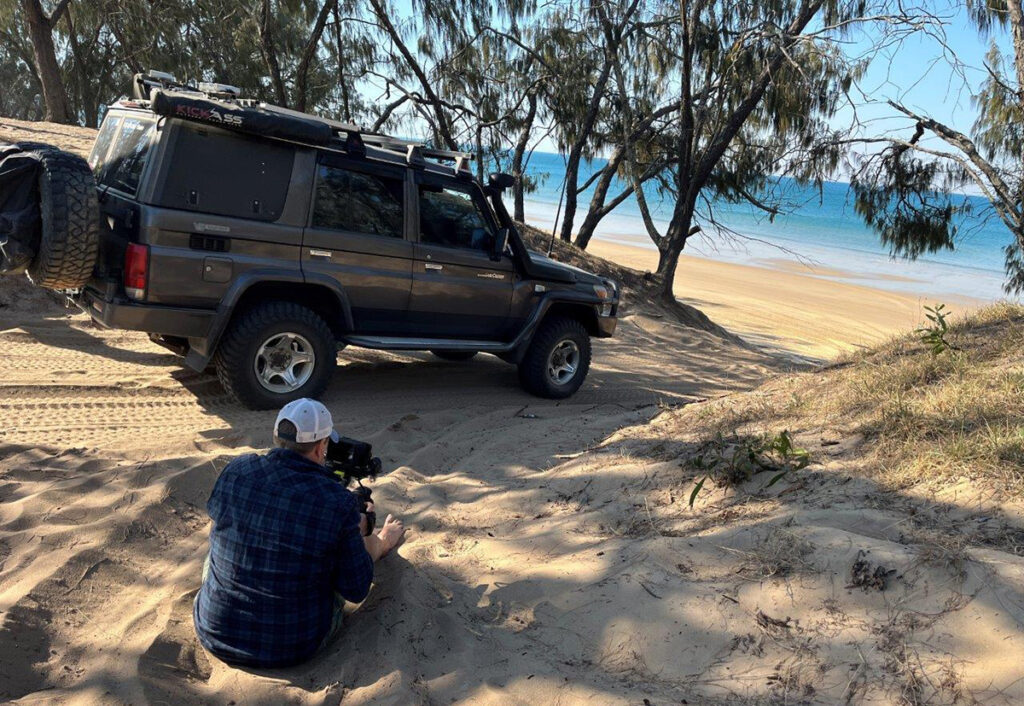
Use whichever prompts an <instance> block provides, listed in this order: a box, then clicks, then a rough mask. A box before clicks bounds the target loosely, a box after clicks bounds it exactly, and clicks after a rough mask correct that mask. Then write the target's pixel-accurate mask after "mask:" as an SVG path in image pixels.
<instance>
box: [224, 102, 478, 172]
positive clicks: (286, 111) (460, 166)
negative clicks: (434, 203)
mask: <svg viewBox="0 0 1024 706" xmlns="http://www.w3.org/2000/svg"><path fill="white" fill-rule="evenodd" d="M236 102H237V103H238V104H239V105H241V106H244V107H251V108H257V109H259V110H265V111H268V112H270V113H276V114H278V115H287V116H291V117H293V118H300V119H302V120H315V121H317V122H321V123H323V124H325V125H327V126H329V127H330V128H331V130H333V131H334V132H335V133H341V134H339V137H344V139H345V143H346V145H352V147H353V148H354V149H355V150H356V151H360V152H362V154H365V148H364V149H362V150H360V149H359V148H358V147H357V146H356V145H357V144H358V143H361V144H363V145H372V146H374V147H379V148H380V149H384V150H388V151H389V152H401V153H404V154H405V160H406V162H407V163H408V164H409V165H411V166H414V167H417V166H418V167H421V166H423V165H424V164H425V163H426V162H425V161H424V160H426V159H435V160H439V161H443V162H454V170H455V174H456V175H462V174H466V175H469V174H472V170H471V169H470V164H471V163H472V161H473V154H472V153H471V152H459V151H455V150H442V149H434V148H433V147H427V146H426V145H425V144H423V143H422V142H416V141H413V140H403V139H401V138H398V137H392V136H390V135H380V134H377V133H373V132H366V131H364V130H363V129H362V128H361V127H359V126H358V125H356V124H354V123H345V122H341V121H340V120H332V119H331V118H323V117H320V116H319V115H313V114H311V113H303V112H300V111H298V110H292V109H291V108H282V107H281V106H279V105H273V104H272V103H263V102H262V101H257V100H254V99H241V100H237V101H236ZM356 136H358V139H356Z"/></svg>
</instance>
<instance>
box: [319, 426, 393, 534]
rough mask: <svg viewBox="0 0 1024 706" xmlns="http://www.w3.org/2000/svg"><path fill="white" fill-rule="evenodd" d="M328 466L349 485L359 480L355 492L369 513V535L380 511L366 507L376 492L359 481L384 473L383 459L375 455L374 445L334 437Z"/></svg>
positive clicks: (363, 508)
mask: <svg viewBox="0 0 1024 706" xmlns="http://www.w3.org/2000/svg"><path fill="white" fill-rule="evenodd" d="M326 465H327V467H328V468H329V469H330V470H331V473H332V474H333V475H334V477H335V479H337V481H338V482H339V483H341V484H342V485H344V486H345V487H346V488H347V487H348V484H349V483H351V482H352V481H353V480H354V481H355V482H356V488H355V489H354V490H353V491H352V493H353V494H354V495H355V496H356V498H357V499H358V500H359V512H361V513H362V514H364V515H366V525H367V531H366V534H367V535H369V534H370V533H371V532H373V528H374V527H375V526H376V524H377V513H375V512H373V511H372V510H369V511H368V510H367V506H368V505H369V504H370V503H372V502H373V495H372V491H371V490H370V489H369V488H367V487H366V486H364V485H363V484H362V483H361V482H360V481H362V480H363V479H364V478H374V477H376V476H378V475H380V473H381V468H382V466H381V462H380V459H379V458H377V457H376V456H374V455H373V446H371V445H370V444H368V443H366V442H365V441H357V440H355V439H349V438H348V437H344V436H343V437H340V438H339V439H338V440H337V441H334V440H331V442H330V443H328V445H327V460H326Z"/></svg>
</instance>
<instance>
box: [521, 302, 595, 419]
mask: <svg viewBox="0 0 1024 706" xmlns="http://www.w3.org/2000/svg"><path fill="white" fill-rule="evenodd" d="M589 370H590V334H589V333H587V329H586V328H585V327H584V326H583V324H581V323H580V322H579V321H577V320H576V319H569V318H562V317H557V318H554V319H548V320H546V321H545V322H544V323H542V324H541V325H540V328H539V329H538V330H537V333H536V334H534V336H533V340H532V341H531V342H530V347H529V348H528V349H527V351H526V355H525V356H524V357H523V360H522V362H520V363H519V382H520V383H521V384H522V386H523V388H524V389H525V390H526V391H527V392H529V393H530V394H533V395H537V396H538V397H548V398H551V399H563V398H565V397H570V396H571V395H573V394H574V393H575V392H576V391H577V390H578V389H580V385H582V384H583V381H584V380H585V379H586V377H587V372H588V371H589Z"/></svg>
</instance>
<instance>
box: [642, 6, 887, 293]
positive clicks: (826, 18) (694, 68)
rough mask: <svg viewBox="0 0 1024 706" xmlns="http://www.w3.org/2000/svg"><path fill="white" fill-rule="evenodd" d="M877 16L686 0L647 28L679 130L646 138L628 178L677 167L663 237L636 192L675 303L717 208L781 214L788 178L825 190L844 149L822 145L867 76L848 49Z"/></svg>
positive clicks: (667, 189) (669, 184) (664, 182)
mask: <svg viewBox="0 0 1024 706" xmlns="http://www.w3.org/2000/svg"><path fill="white" fill-rule="evenodd" d="M871 17H872V16H871V15H870V14H869V13H868V7H867V3H866V2H864V1H863V0H763V1H761V2H756V3H751V2H746V1H744V0H724V1H720V2H710V1H707V0H679V2H678V4H676V3H671V4H669V3H666V4H664V5H659V7H658V8H655V12H654V14H653V16H652V17H650V18H648V19H647V20H646V28H645V32H646V33H647V34H648V35H650V41H649V46H650V55H649V60H650V61H651V62H652V63H654V64H660V65H666V66H671V67H674V72H675V73H674V76H675V77H676V78H675V79H674V80H672V81H669V82H667V83H666V86H665V91H666V93H667V94H668V93H674V97H675V100H676V101H677V103H676V107H677V109H676V111H675V113H674V116H673V120H672V122H671V124H670V125H667V126H664V125H663V126H661V127H659V129H657V130H654V131H650V132H648V133H647V134H646V135H645V136H638V137H641V138H642V139H638V140H637V144H636V146H635V148H634V149H635V150H636V155H635V157H634V158H633V159H631V161H630V164H629V165H628V167H629V169H628V172H629V179H630V181H631V182H632V183H633V184H639V180H641V179H643V178H645V177H646V176H647V175H648V173H649V172H650V170H651V169H652V168H654V169H657V164H656V161H657V160H659V159H664V158H666V157H667V158H668V161H669V163H670V166H669V167H668V168H666V169H664V170H663V171H660V172H658V173H657V175H656V178H657V180H658V183H659V187H660V189H661V191H662V192H663V193H664V194H666V195H668V196H669V197H670V198H671V200H672V203H673V206H672V212H671V216H670V218H669V222H668V226H667V228H666V229H665V230H664V232H660V231H659V230H658V228H657V227H656V226H655V224H654V222H653V219H651V217H650V213H649V211H648V210H647V204H646V197H645V195H644V194H643V192H642V189H636V195H637V197H638V204H639V205H640V207H641V211H642V213H643V215H644V222H645V226H646V228H647V230H648V232H649V234H650V235H651V237H652V239H653V240H654V242H655V244H656V245H657V246H658V251H659V263H658V269H657V278H658V280H659V282H660V286H661V293H662V297H663V298H664V299H665V300H666V301H674V296H673V281H674V279H675V273H676V266H677V263H678V260H679V255H680V253H681V252H682V250H683V248H684V247H685V246H686V243H687V240H688V239H689V238H690V237H692V236H693V235H694V234H695V233H697V232H699V231H700V230H701V229H702V228H706V227H707V226H709V225H714V224H715V222H716V221H715V216H714V212H715V207H716V205H717V204H720V203H722V202H736V203H739V202H746V203H749V204H751V205H753V206H754V207H755V208H757V209H760V210H761V211H762V212H764V213H765V214H766V216H768V217H774V215H775V214H777V213H778V212H779V208H780V203H781V201H782V198H783V197H782V195H781V193H780V191H779V183H780V182H779V180H778V178H777V177H778V176H783V175H784V176H790V177H792V178H793V179H795V180H796V181H797V182H798V183H802V184H807V183H816V184H818V185H820V184H821V183H822V181H823V180H824V179H825V178H827V177H828V176H829V175H830V174H831V173H832V172H833V171H834V170H835V168H836V166H837V164H838V161H839V157H840V149H839V148H838V147H837V146H835V145H831V146H822V145H821V144H820V143H819V137H820V136H822V135H825V134H828V133H829V126H828V120H829V119H830V118H831V117H832V116H833V115H834V114H835V112H836V110H837V109H838V107H839V106H840V105H841V104H842V102H843V101H844V96H845V91H846V90H847V89H848V87H849V85H850V83H851V81H852V80H853V79H854V78H856V76H857V75H858V74H859V72H860V71H861V69H862V65H861V63H860V62H856V61H853V60H851V59H849V58H848V57H846V56H845V55H844V53H843V51H842V50H841V48H840V46H839V44H838V40H839V39H840V38H841V37H842V35H843V34H844V33H845V32H847V31H849V28H850V27H852V26H853V25H854V24H855V23H858V22H864V21H868V20H869V19H870V18H871ZM666 98H667V96H666ZM664 102H665V103H669V102H670V101H667V100H666V101H664Z"/></svg>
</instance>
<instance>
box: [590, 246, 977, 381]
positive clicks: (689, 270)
mask: <svg viewBox="0 0 1024 706" xmlns="http://www.w3.org/2000/svg"><path fill="white" fill-rule="evenodd" d="M588 252H590V253H592V254H593V255H596V256H598V257H603V258H605V259H608V260H611V261H613V262H616V263H618V264H621V265H624V266H626V267H630V268H633V269H636V270H639V271H641V272H645V271H653V270H654V269H656V267H657V253H656V251H654V250H653V249H648V248H643V247H640V246H636V245H625V244H622V243H617V242H610V241H608V240H603V239H601V238H598V237H595V238H594V240H592V241H591V243H590V246H589V248H588ZM783 262H786V261H783ZM766 264H769V265H771V264H773V263H766ZM791 265H792V263H788V262H786V266H785V267H776V266H764V265H761V264H737V263H732V262H719V261H716V260H711V259H708V258H704V257H698V256H694V255H686V254H684V255H680V257H679V266H678V269H677V270H676V279H675V295H676V298H677V299H678V300H679V301H681V302H683V303H685V304H689V305H691V306H694V307H696V308H698V309H700V310H701V311H703V312H704V313H705V314H707V315H708V316H709V317H710V318H711V320H712V321H714V322H715V323H717V324H720V325H722V326H724V327H725V328H727V329H728V330H730V331H732V332H733V333H736V334H737V335H739V336H741V337H742V338H744V339H745V340H747V341H748V342H750V343H752V344H754V345H756V346H758V347H760V348H763V349H766V350H768V351H771V352H774V353H781V354H784V355H790V356H795V357H798V358H800V359H803V360H806V361H814V362H820V361H824V360H828V359H830V358H834V357H835V356H837V355H840V354H843V353H848V352H850V351H854V350H857V349H859V348H863V347H866V346H870V345H874V344H877V343H879V342H881V341H884V340H886V339H888V338H891V337H892V336H894V335H897V334H900V333H906V332H908V331H910V330H912V329H914V328H916V327H918V326H920V325H921V323H922V322H923V321H924V320H925V316H924V315H925V311H924V307H925V306H929V305H932V304H934V303H936V302H938V301H942V302H943V303H945V304H946V305H947V306H949V307H950V308H951V309H952V311H953V314H954V316H956V315H958V314H964V313H966V312H968V311H971V310H974V309H977V308H978V307H980V306H983V305H985V304H986V303H988V302H986V301H984V300H981V299H974V298H970V297H961V296H956V295H946V296H939V297H928V296H924V295H920V296H917V295H912V294H907V293H903V292H893V291H889V290H886V289H881V288H878V287H874V286H870V285H867V284H863V283H855V282H844V281H837V280H835V279H828V278H825V277H821V276H816V275H814V274H807V273H802V272H797V271H794V270H795V269H796V267H794V266H791Z"/></svg>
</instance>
